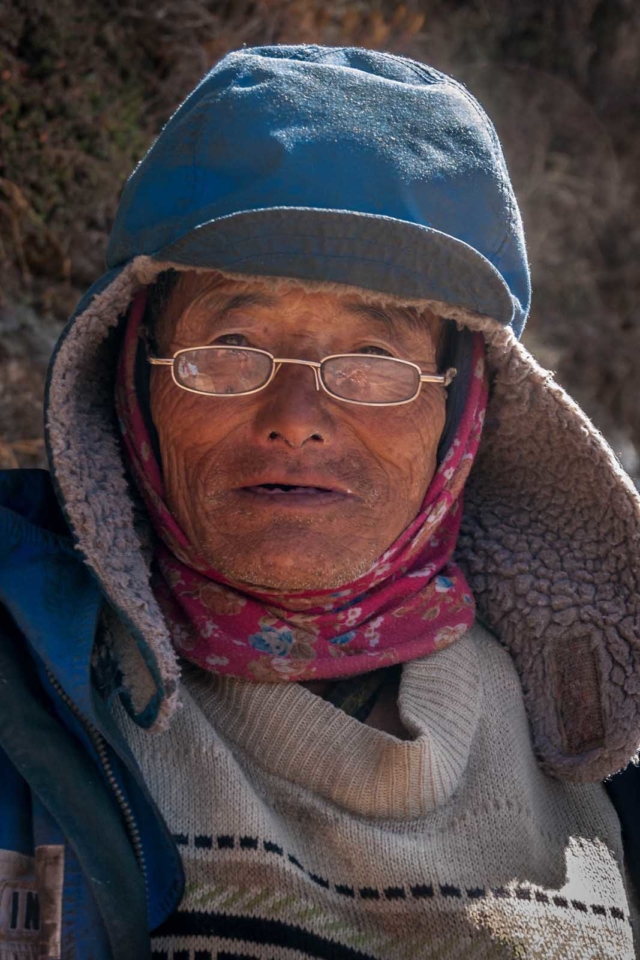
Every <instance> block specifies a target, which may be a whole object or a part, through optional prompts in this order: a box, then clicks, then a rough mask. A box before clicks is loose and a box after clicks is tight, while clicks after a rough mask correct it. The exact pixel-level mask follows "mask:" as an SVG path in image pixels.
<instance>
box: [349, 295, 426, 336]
mask: <svg viewBox="0 0 640 960" xmlns="http://www.w3.org/2000/svg"><path fill="white" fill-rule="evenodd" d="M344 305H345V307H346V309H347V310H348V311H349V312H350V313H353V314H356V315H357V316H360V317H363V316H364V317H367V319H369V320H376V321H377V322H378V323H383V324H384V325H385V327H386V328H387V330H390V331H391V332H392V333H397V332H398V329H399V326H400V325H402V324H403V323H406V324H407V326H408V327H410V328H411V329H412V330H414V331H416V332H418V333H420V332H422V333H424V331H425V329H428V324H427V323H425V321H424V320H423V319H422V318H421V317H419V316H417V315H416V314H415V313H413V312H412V311H409V310H402V309H398V310H397V311H396V312H395V315H394V313H391V312H390V311H388V310H385V309H383V307H378V306H375V305H374V304H370V303H355V302H353V301H347V302H346V303H345V304H344Z"/></svg>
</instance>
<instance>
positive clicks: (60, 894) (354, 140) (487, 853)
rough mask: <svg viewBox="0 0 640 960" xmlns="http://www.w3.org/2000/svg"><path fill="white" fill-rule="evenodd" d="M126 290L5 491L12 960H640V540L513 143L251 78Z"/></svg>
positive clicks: (296, 68)
mask: <svg viewBox="0 0 640 960" xmlns="http://www.w3.org/2000/svg"><path fill="white" fill-rule="evenodd" d="M108 266H109V269H108V272H107V273H106V274H105V275H104V277H102V278H101V279H100V280H99V281H98V282H97V283H96V284H95V285H94V286H93V287H92V288H91V290H90V291H89V292H88V294H87V295H86V297H85V298H84V300H83V301H82V302H81V304H80V305H79V307H78V310H77V312H76V314H75V315H74V317H73V318H72V320H71V321H70V323H69V325H68V327H67V328H66V330H65V332H64V333H63V335H62V337H61V339H60V342H59V344H58V346H57V348H56V352H55V355H54V357H53V359H52V362H51V369H50V376H49V382H48V391H47V409H46V423H47V445H48V454H49V460H50V468H51V473H50V475H49V474H45V473H44V472H42V473H38V472H33V473H31V472H28V473H23V472H20V471H16V472H13V473H9V474H6V475H4V477H3V479H2V491H1V492H2V503H3V510H2V513H1V514H0V518H1V523H2V524H3V527H2V530H3V533H2V554H1V556H0V600H1V601H2V629H1V632H0V635H1V642H0V677H1V679H2V697H1V698H0V720H1V724H0V769H1V770H2V777H1V778H0V809H1V811H2V817H1V818H0V879H1V881H2V883H1V884H0V890H2V891H3V892H2V902H1V906H0V924H2V926H1V927H0V955H1V956H3V957H4V956H5V953H3V952H2V951H3V950H5V948H6V950H8V951H9V952H8V954H7V956H20V957H21V958H22V957H25V958H26V957H29V958H71V957H74V958H82V960H84V958H86V960H89V958H91V960H108V958H115V960H140V958H144V957H149V956H153V957H154V958H156V960H211V958H218V960H222V958H224V960H231V958H237V960H240V958H243V960H248V958H261V960H267V958H274V957H277V958H282V960H298V958H300V960H302V958H317V957H322V958H328V960H333V958H336V960H342V958H344V960H367V958H372V960H404V958H406V957H415V958H425V960H426V958H434V960H435V958H436V957H438V958H443V957H456V958H458V957H462V956H468V957H486V958H505V960H506V958H514V957H519V958H532V960H533V958H538V957H545V958H546V957H558V958H560V957H563V958H564V957H567V958H569V957H571V958H579V960H582V958H612V960H614V958H615V960H621V958H632V957H633V956H634V948H633V935H632V924H631V922H632V919H633V916H632V914H633V899H634V879H633V876H634V872H635V875H636V877H637V870H638V860H637V856H636V852H635V851H636V844H637V834H634V830H633V825H634V805H633V804H634V801H633V790H634V789H637V787H636V785H635V780H634V777H635V775H634V773H633V770H631V771H630V772H628V773H626V774H623V775H622V776H621V777H618V778H614V779H613V781H612V787H611V790H610V794H608V793H607V791H606V790H605V787H604V786H603V785H602V781H603V780H605V779H606V778H608V777H609V776H611V775H612V774H614V773H616V772H617V771H619V770H621V769H622V768H624V767H625V766H626V765H627V764H628V762H629V761H630V759H631V758H632V757H633V756H634V754H635V752H636V749H637V746H638V742H639V741H640V682H639V680H638V660H639V657H640V641H639V629H640V610H639V603H638V594H637V588H638V580H639V573H640V565H639V558H638V541H639V518H640V513H639V509H638V507H639V504H638V498H637V495H636V493H635V491H634V489H633V487H632V486H631V484H630V483H629V481H628V480H627V479H626V478H625V476H624V475H623V473H622V472H621V470H620V469H619V467H618V465H617V462H616V460H615V458H614V456H613V455H612V453H611V451H610V450H609V449H608V447H607V446H606V444H605V443H604V441H603V440H602V438H601V437H600V436H599V435H598V434H597V433H596V431H595V430H594V429H593V427H592V426H591V424H590V423H589V422H588V420H587V419H586V418H585V417H584V415H583V414H582V413H581V412H580V410H579V409H578V408H577V407H576V406H575V405H574V404H573V403H572V402H571V401H570V400H569V399H568V398H567V396H566V395H565V394H564V393H563V391H562V390H561V389H560V388H559V387H558V386H557V385H555V384H554V382H553V380H552V379H551V378H550V376H549V374H547V373H546V372H545V371H543V370H541V369H540V368H539V367H538V366H537V365H536V363H535V362H534V360H533V359H532V358H531V356H530V355H529V354H528V353H527V352H526V350H524V349H523V348H522V347H521V346H520V345H519V344H518V339H517V338H518V336H519V334H520V333H521V331H522V328H523V325H524V323H525V320H526V317H527V313H528V310H529V300H530V286H529V274H528V268H527V261H526V252H525V245H524V237H523V232H522V225H521V221H520V216H519V213H518V208H517V204H516V200H515V197H514V194H513V191H512V188H511V184H510V182H509V178H508V175H507V171H506V167H505V164H504V160H503V156H502V153H501V149H500V146H499V143H498V140H497V138H496V134H495V132H494V130H493V127H492V126H491V123H490V121H489V120H488V118H487V117H486V115H485V114H484V112H483V111H482V109H481V108H480V106H479V105H478V103H477V102H476V101H475V100H474V99H473V98H472V97H471V96H470V94H469V93H468V92H467V91H466V90H465V88H464V87H462V86H461V85H460V84H459V83H457V82H456V81H454V80H452V79H451V78H449V77H446V76H444V75H442V74H441V73H438V72H437V71H435V70H433V69H431V68H429V67H427V66H425V65H423V64H418V63H415V62H412V61H409V60H405V59H402V58H399V57H395V56H391V55H389V54H384V53H378V52H371V51H366V50H359V49H329V48H320V47H311V46H306V47H265V48H256V49H245V50H242V51H239V52H237V53H233V54H230V55H229V56H227V57H225V58H224V59H223V60H222V61H221V62H220V63H219V64H218V65H217V66H216V67H215V68H214V69H213V70H212V71H211V72H210V73H209V74H208V75H207V76H206V77H205V78H204V79H203V81H202V82H201V83H200V85H199V86H198V87H197V88H196V89H195V90H194V92H193V93H192V94H191V95H190V97H188V98H187V100H186V101H185V103H184V104H183V105H182V106H181V107H180V109H179V110H178V111H177V113H176V114H175V115H174V117H173V118H172V119H171V120H170V122H169V123H168V125H167V126H166V128H165V129H164V131H163V133H162V134H161V136H160V137H159V139H158V140H157V142H156V143H155V144H154V146H153V147H152V148H151V150H150V151H149V153H148V155H147V156H146V158H145V159H144V160H143V162H142V163H141V164H140V166H139V167H138V168H137V170H136V171H135V173H134V174H133V176H132V177H131V179H130V180H129V182H128V184H127V186H126V189H125V191H124V195H123V198H122V202H121V205H120V209H119V212H118V216H117V219H116V223H115V226H114V230H113V234H112V238H111V242H110V246H109V251H108ZM576 335H579V334H578V332H577V334H576ZM611 798H613V800H614V801H615V805H614V803H612V799H611ZM616 808H617V809H616Z"/></svg>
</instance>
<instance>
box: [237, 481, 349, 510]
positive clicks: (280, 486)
mask: <svg viewBox="0 0 640 960" xmlns="http://www.w3.org/2000/svg"><path fill="white" fill-rule="evenodd" d="M236 492H237V493H239V494H240V495H241V496H243V497H247V498H251V499H252V500H253V501H254V502H256V503H257V502H261V503H263V504H265V505H267V504H272V505H274V506H275V505H277V506H296V507H301V506H302V507H304V506H323V505H326V504H330V503H338V502H339V501H341V500H346V499H348V498H349V497H352V496H353V494H352V493H351V491H350V490H347V489H339V488H338V487H336V486H333V485H328V484H327V485H325V484H319V483H284V482H279V481H277V482H268V483H256V484H251V485H248V486H246V487H237V488H236Z"/></svg>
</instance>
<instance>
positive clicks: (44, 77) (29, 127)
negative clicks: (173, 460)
mask: <svg viewBox="0 0 640 960" xmlns="http://www.w3.org/2000/svg"><path fill="white" fill-rule="evenodd" d="M298 42H310V43H321V44H332V45H343V44H348V45H357V46H366V47H374V48H379V49H385V50H390V51H392V52H397V53H402V54H405V55H408V56H410V57H414V58H416V59H418V60H424V61H426V62H428V63H430V64H432V65H433V66H435V67H437V68H439V69H441V70H444V71H446V72H448V73H451V74H453V75H454V76H456V77H457V78H458V79H460V80H462V81H463V82H464V83H466V84H467V86H468V87H469V88H470V90H471V91H472V92H473V93H474V94H475V95H476V96H477V97H478V99H479V100H480V101H481V102H482V103H483V105H484V106H485V108H486V109H487V110H488V112H489V114H490V116H491V117H492V118H493V120H494V122H495V124H496V126H497V129H498V133H499V135H500V137H501V139H502V142H503V144H504V148H505V153H506V156H507V162H508V165H509V168H510V171H511V175H512V177H513V180H514V183H515V187H516V192H517V194H518V197H519V199H520V203H521V207H522V212H523V216H524V222H525V228H526V231H527V239H528V244H529V255H530V258H531V266H532V271H533V286H534V299H533V310H532V315H531V319H530V321H529V325H528V327H527V331H526V334H525V342H526V344H527V346H528V347H529V349H530V350H531V351H532V352H533V353H534V354H535V355H536V356H537V357H538V359H539V360H540V361H541V363H542V364H543V365H544V366H546V367H548V368H550V369H552V370H554V371H555V372H556V376H557V378H558V380H559V381H560V382H561V383H562V384H563V385H564V386H565V387H566V389H567V390H568V391H569V392H570V393H571V394H572V395H573V396H574V397H575V398H576V400H577V401H578V402H579V403H580V404H581V405H582V406H583V407H584V408H585V409H586V411H587V412H588V414H589V415H590V416H591V417H592V419H593V420H594V421H595V423H596V424H597V425H598V426H599V428H600V429H601V430H602V431H603V432H604V433H605V435H606V436H607V438H608V439H609V442H610V443H611V444H612V446H613V448H614V450H615V451H616V453H617V454H618V456H619V457H620V459H621V461H622V463H623V465H624V466H625V468H626V469H627V470H628V471H629V473H630V474H631V475H632V476H633V478H634V479H635V480H636V482H638V479H639V475H640V461H639V458H638V451H640V393H639V390H638V382H639V377H638V372H637V369H636V364H637V362H638V359H639V358H640V318H639V317H638V309H637V308H638V302H639V296H638V294H639V290H640V189H639V186H640V185H639V173H640V82H639V81H640V76H639V74H640V2H638V0H406V2H401V3H399V2H396V0H360V2H353V0H227V2H215V0H131V2H126V0H125V2H115V0H56V3H55V4H53V3H51V2H50V0H3V3H2V4H0V467H14V466H42V465H44V455H43V445H42V425H41V421H42V410H41V405H42V391H43V385H44V376H45V370H46V364H47V359H48V356H49V353H50V351H51V348H52V346H53V344H54V342H55V340H56V337H57V335H58V334H59V332H60V330H61V328H62V325H63V324H64V322H65V320H66V318H67V317H68V315H69V314H70V313H71V312H72V310H73V308H74V306H75V304H76V301H77V300H78V299H79V297H80V295H81V293H82V292H83V291H84V290H85V289H86V288H87V287H88V286H89V285H90V284H91V283H92V281H93V280H94V279H95V278H96V277H97V276H98V275H100V274H101V273H102V271H103V261H104V250H105V247H106V242H107V237H108V233H109V229H110V225H111V222H112V220H113V216H114V212H115V209H116V205H117V201H118V196H119V193H120V190H121V187H122V185H123V183H124V180H125V179H126V177H127V176H128V174H129V173H130V172H131V170H132V168H133V166H134V165H135V164H136V162H137V161H138V160H139V159H140V158H141V157H142V156H143V154H144V152H145V151H146V149H147V148H148V146H149V145H150V143H151V142H152V141H153V139H154V137H155V136H156V135H157V133H158V132H159V130H160V129H161V127H162V124H163V123H164V122H165V121H166V120H167V119H168V117H169V115H170V114H171V113H172V111H173V110H174V108H175V107H176V106H177V105H178V103H179V102H180V101H181V100H182V98H183V97H184V96H185V95H186V94H187V93H188V92H189V90H190V89H191V88H192V87H193V86H194V84H195V83H196V81H197V80H198V79H199V78H200V77H201V75H202V74H203V73H204V72H205V71H206V70H207V69H208V68H209V67H210V66H211V65H212V64H213V63H214V62H215V61H216V60H217V59H218V58H219V57H221V56H222V55H223V54H224V53H226V52H227V51H228V50H231V49H234V48H236V47H238V46H241V45H242V44H247V45H250V46H251V45H256V44H263V43H298ZM540 440H541V443H543V442H544V438H540Z"/></svg>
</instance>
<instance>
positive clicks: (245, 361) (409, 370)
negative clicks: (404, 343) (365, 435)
mask: <svg viewBox="0 0 640 960" xmlns="http://www.w3.org/2000/svg"><path fill="white" fill-rule="evenodd" d="M147 359H148V360H149V363H151V364H153V365H154V366H163V367H171V373H172V376H173V380H174V383H175V384H176V385H177V386H178V387H181V388H182V389H183V390H188V391H189V393H199V394H204V395H206V396H209V397H246V396H249V394H252V393H258V391H260V390H264V388H265V387H267V386H269V384H270V383H271V381H272V380H273V378H274V377H275V375H276V374H277V373H278V371H279V370H280V368H281V366H282V365H283V364H284V363H297V364H300V365H301V366H304V367H311V369H312V370H313V374H314V377H315V381H316V390H320V389H323V390H324V391H325V393H328V394H329V396H330V397H334V398H335V399H336V400H342V401H344V403H359V404H363V405H364V406H367V407H378V406H384V407H393V406H399V405H400V404H403V403H411V401H412V400H415V399H416V398H417V396H418V394H419V393H420V390H421V388H422V384H423V383H438V384H441V385H443V386H445V387H446V386H448V385H449V384H450V383H451V381H452V380H453V378H454V377H455V375H456V370H455V369H453V368H451V369H449V370H447V371H446V372H445V373H442V374H440V373H423V372H422V370H421V369H420V367H419V366H418V365H417V364H416V363H412V362H411V361H410V360H397V359H396V358H395V357H382V356H376V355H373V354H369V355H367V354H362V353H340V354H335V355H333V356H330V357H325V358H324V360H322V361H320V362H314V361H313V360H292V359H290V358H284V357H274V356H273V355H272V354H270V353H268V352H267V351H266V350H258V349H256V348H255V347H226V346H209V347H191V348H189V349H187V350H178V351H177V352H176V353H175V354H174V355H173V357H171V358H163V357H154V356H148V358H147Z"/></svg>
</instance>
